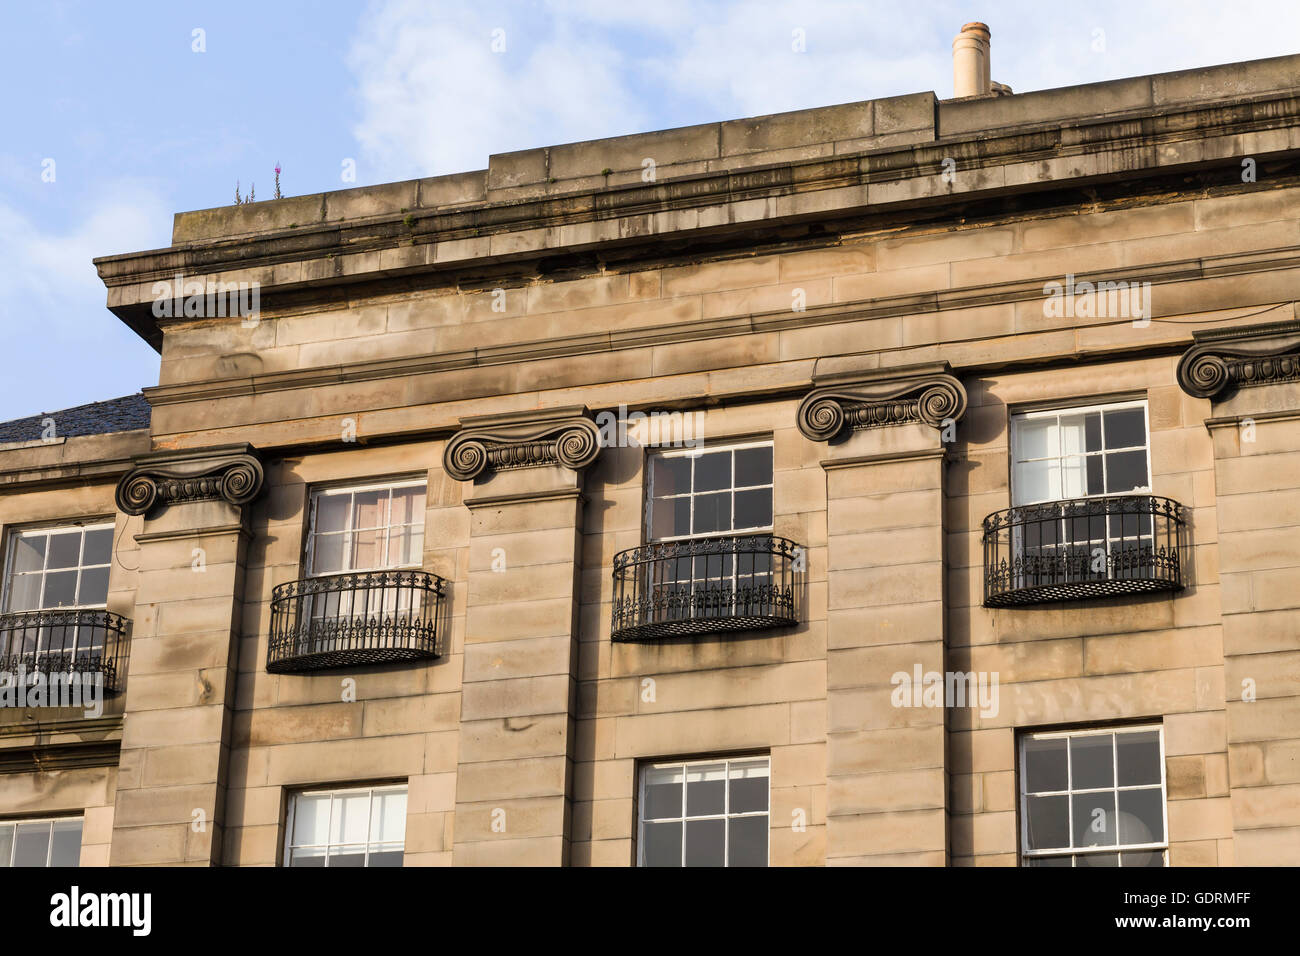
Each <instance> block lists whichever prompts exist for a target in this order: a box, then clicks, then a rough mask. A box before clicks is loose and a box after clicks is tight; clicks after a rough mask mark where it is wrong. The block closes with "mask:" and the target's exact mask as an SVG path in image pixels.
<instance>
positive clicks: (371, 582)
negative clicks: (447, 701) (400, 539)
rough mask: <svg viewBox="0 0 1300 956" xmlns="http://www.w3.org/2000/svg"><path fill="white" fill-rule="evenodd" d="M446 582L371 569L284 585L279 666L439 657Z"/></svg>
mask: <svg viewBox="0 0 1300 956" xmlns="http://www.w3.org/2000/svg"><path fill="white" fill-rule="evenodd" d="M445 583H446V582H445V581H443V579H442V578H440V577H438V576H437V575H435V574H429V573H427V572H425V571H371V572H365V573H353V574H335V575H330V576H328V577H318V578H307V579H305V580H302V581H291V582H289V583H288V584H281V585H280V586H279V587H277V588H276V589H275V590H274V591H273V592H272V596H271V641H270V647H269V648H268V650H267V656H266V669H267V671H269V672H271V673H273V674H274V673H291V672H294V671H310V670H323V669H326V668H330V667H348V666H356V665H361V664H383V663H388V662H390V661H407V660H415V659H417V658H421V657H437V656H438V647H437V623H438V609H439V604H440V601H441V598H442V595H443V588H444V585H445Z"/></svg>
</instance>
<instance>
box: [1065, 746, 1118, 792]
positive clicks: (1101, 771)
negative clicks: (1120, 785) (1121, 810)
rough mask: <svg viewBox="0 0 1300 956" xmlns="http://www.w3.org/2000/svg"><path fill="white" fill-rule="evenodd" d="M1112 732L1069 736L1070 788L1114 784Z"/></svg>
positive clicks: (1086, 788)
mask: <svg viewBox="0 0 1300 956" xmlns="http://www.w3.org/2000/svg"><path fill="white" fill-rule="evenodd" d="M1112 740H1114V736H1113V735H1112V734H1093V735H1089V736H1086V737H1071V738H1070V772H1071V777H1070V789H1072V790H1091V789H1093V788H1095V787H1113V786H1114V785H1115V772H1114V755H1113V753H1112V752H1111V746H1112V744H1111V741H1112Z"/></svg>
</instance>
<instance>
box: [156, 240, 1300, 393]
mask: <svg viewBox="0 0 1300 956" xmlns="http://www.w3.org/2000/svg"><path fill="white" fill-rule="evenodd" d="M1285 269H1300V246H1287V247H1283V248H1280V249H1269V250H1264V251H1261V252H1256V253H1245V254H1242V253H1233V254H1231V255H1224V256H1209V257H1203V258H1199V259H1184V260H1178V261H1175V262H1165V263H1159V264H1148V265H1137V266H1131V267H1124V268H1116V269H1111V270H1104V271H1103V270H1099V271H1095V272H1090V273H1087V274H1083V273H1080V274H1078V275H1076V276H1075V280H1076V282H1082V281H1084V280H1087V281H1090V282H1094V283H1099V282H1105V281H1127V282H1150V283H1151V284H1152V285H1153V286H1158V285H1162V284H1167V283H1175V282H1187V281H1193V280H1198V279H1204V278H1210V277H1214V278H1222V277H1227V276H1235V275H1250V274H1254V273H1258V272H1270V271H1280V270H1285ZM1060 278H1061V277H1060V275H1059V274H1058V275H1052V276H1040V277H1036V278H1033V279H1025V280H1017V281H1014V282H1000V283H993V284H988V285H980V286H965V287H962V288H957V289H948V290H943V291H936V292H927V293H920V294H908V295H897V296H887V297H881V298H876V299H862V300H858V301H854V302H845V303H837V304H835V305H828V306H810V307H809V308H808V309H807V310H805V311H803V312H797V313H796V312H791V310H790V309H788V308H786V309H778V310H773V311H770V312H754V313H749V314H745V315H737V316H732V317H729V318H722V319H702V320H696V321H691V322H680V323H677V324H674V325H672V326H670V327H663V328H647V329H625V330H623V329H620V330H613V331H607V332H591V333H587V334H584V335H576V336H567V337H563V338H555V339H545V340H541V341H534V342H520V343H518V344H513V345H501V346H492V347H489V348H481V349H466V350H462V351H459V352H439V353H432V354H428V355H418V356H412V357H409V358H400V359H377V360H374V361H366V362H355V363H352V364H349V365H329V366H324V367H321V368H314V369H294V370H291V371H285V372H269V373H266V374H262V375H254V376H249V377H246V378H232V379H215V380H208V381H202V382H186V383H179V384H175V385H161V386H156V387H153V388H146V389H144V393H145V395H146V397H147V398H148V400H149V403H150V405H152V406H153V407H155V408H158V407H161V406H164V405H171V404H182V403H185V402H194V401H210V400H213V399H221V398H233V397H242V396H249V395H260V394H265V393H268V392H277V391H283V390H286V389H296V388H320V387H324V386H329V385H343V384H352V383H355V382H367V381H375V380H380V379H387V378H399V377H402V376H407V375H427V374H431V373H438V372H447V371H455V370H459V369H468V368H483V367H488V366H494V365H511V364H517V363H521V362H531V361H537V360H539V359H563V358H572V357H576V356H583V355H593V354H600V353H608V352H617V351H621V350H624V349H635V348H645V347H647V346H657V345H675V344H678V343H682V342H693V341H701V340H706V339H714V338H728V337H732V336H736V335H744V334H747V333H751V332H771V331H782V330H784V329H806V328H815V327H818V326H826V325H839V324H842V323H846V322H855V321H864V320H870V319H878V318H889V317H892V316H899V315H925V314H929V313H934V312H944V311H950V310H956V309H972V308H982V307H987V306H995V305H1014V304H1016V303H1019V302H1028V301H1035V300H1042V298H1043V286H1044V283H1046V282H1048V281H1058V282H1059V281H1060ZM1155 321H1157V322H1158V321H1159V319H1158V318H1157V319H1156V320H1155ZM1066 327H1067V326H1062V328H1066Z"/></svg>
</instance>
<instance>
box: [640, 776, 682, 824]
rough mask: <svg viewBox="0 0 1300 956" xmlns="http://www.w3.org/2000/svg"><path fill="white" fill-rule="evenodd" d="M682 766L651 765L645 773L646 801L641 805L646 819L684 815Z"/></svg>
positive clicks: (642, 813)
mask: <svg viewBox="0 0 1300 956" xmlns="http://www.w3.org/2000/svg"><path fill="white" fill-rule="evenodd" d="M683 777H684V774H683V771H682V768H681V767H651V768H649V769H648V770H646V773H645V802H644V804H643V805H642V807H641V817H642V819H644V820H657V819H660V818H663V817H680V816H681V815H682V779H683Z"/></svg>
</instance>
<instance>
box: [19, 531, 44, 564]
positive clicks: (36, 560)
mask: <svg viewBox="0 0 1300 956" xmlns="http://www.w3.org/2000/svg"><path fill="white" fill-rule="evenodd" d="M45 542H46V537H45V535H43V534H42V535H23V536H22V537H20V538H18V539H17V540H16V541H15V543H14V570H15V571H39V570H41V569H42V568H43V567H45Z"/></svg>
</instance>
